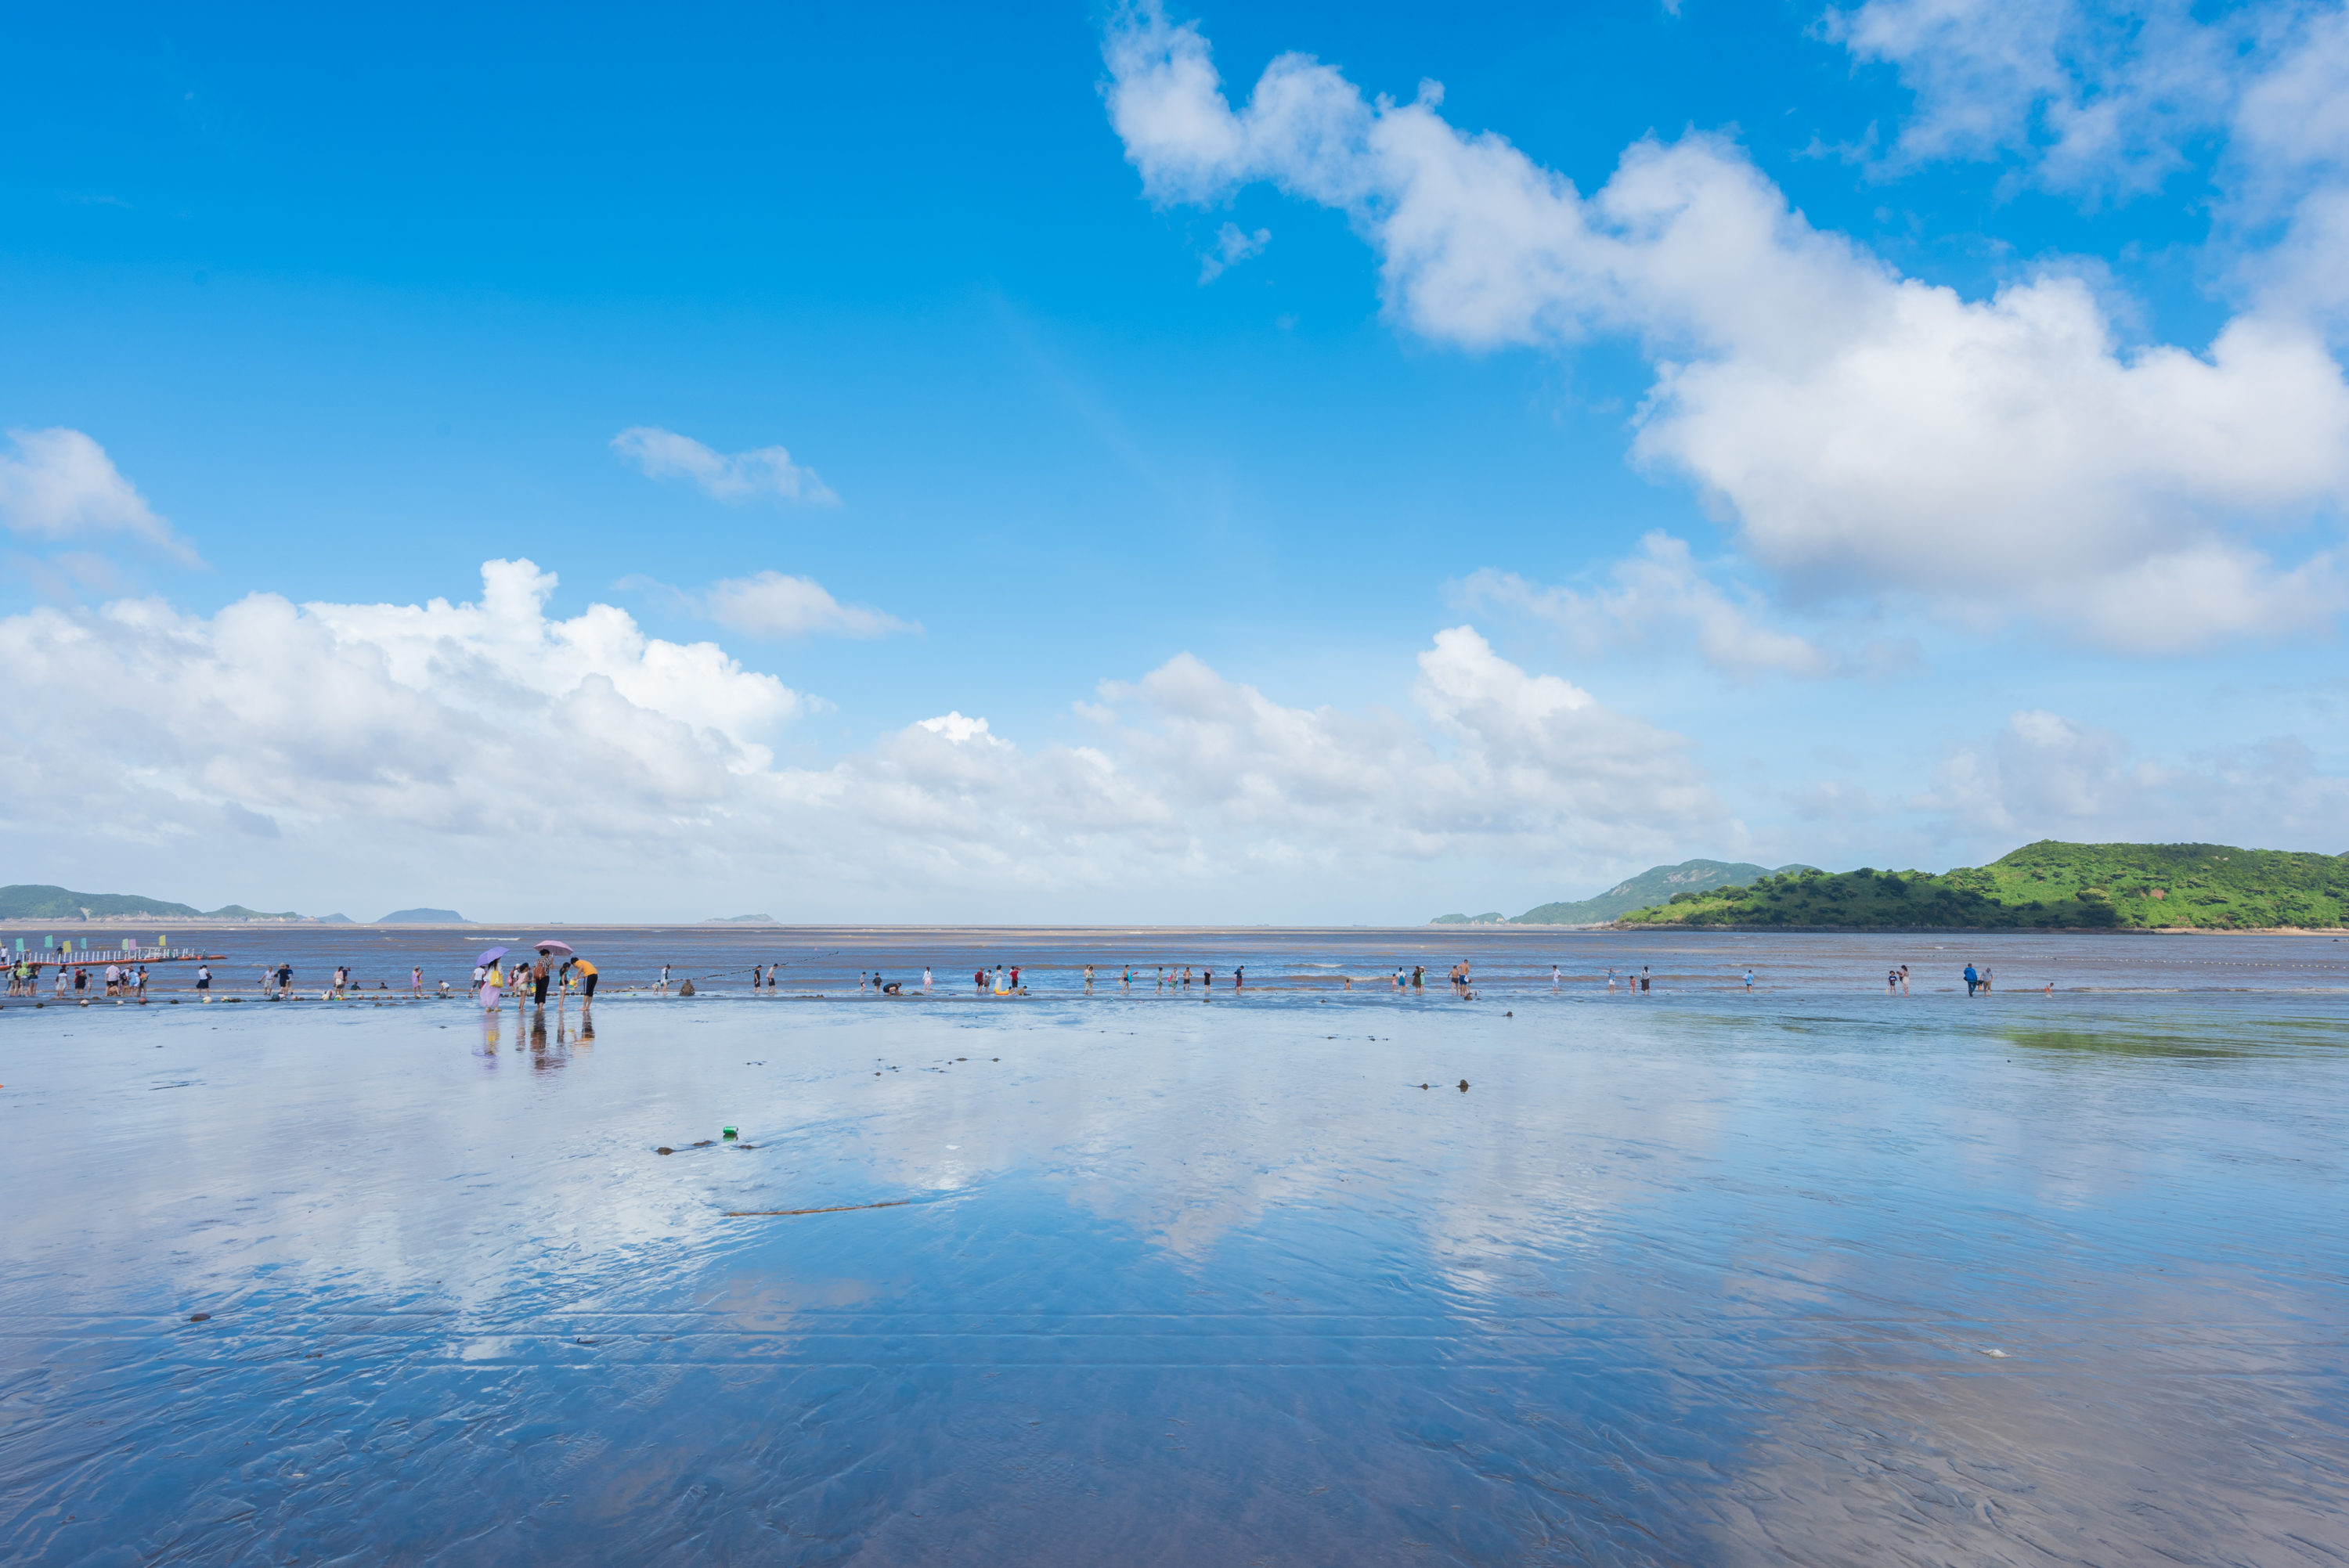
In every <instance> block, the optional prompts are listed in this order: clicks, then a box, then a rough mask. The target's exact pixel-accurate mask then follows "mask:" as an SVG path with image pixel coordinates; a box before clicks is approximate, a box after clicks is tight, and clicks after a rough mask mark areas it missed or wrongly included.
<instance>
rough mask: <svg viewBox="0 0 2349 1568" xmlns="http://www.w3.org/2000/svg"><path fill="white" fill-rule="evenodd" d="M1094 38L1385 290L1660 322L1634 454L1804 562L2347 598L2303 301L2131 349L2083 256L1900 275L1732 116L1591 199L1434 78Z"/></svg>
mask: <svg viewBox="0 0 2349 1568" xmlns="http://www.w3.org/2000/svg"><path fill="white" fill-rule="evenodd" d="M1105 53H1106V57H1107V59H1108V62H1109V66H1110V70H1111V77H1112V80H1111V85H1110V88H1109V92H1108V100H1109V108H1110V113H1111V117H1112V121H1113V123H1114V124H1115V126H1116V129H1117V130H1118V132H1119V134H1120V135H1121V136H1122V137H1123V139H1124V143H1125V148H1126V153H1127V156H1128V158H1129V159H1130V160H1132V161H1133V163H1134V165H1135V166H1136V168H1137V169H1138V170H1140V171H1141V174H1142V179H1143V188H1144V190H1145V191H1148V192H1149V193H1150V194H1152V195H1153V196H1154V197H1156V198H1157V199H1159V200H1160V201H1215V200H1220V199H1222V198H1223V197H1225V196H1227V195H1228V194H1229V193H1230V192H1232V191H1234V190H1236V189H1237V188H1238V187H1239V186H1241V185H1243V184H1245V183H1247V182H1250V181H1270V182H1272V183H1274V184H1276V185H1278V186H1279V187H1281V188H1282V189H1284V190H1287V191H1290V192H1292V193H1293V194H1296V195H1298V196H1300V197H1303V198H1305V199H1307V200H1310V201H1318V202H1320V203H1322V204H1324V205H1328V206H1331V207H1335V208H1338V209H1340V210H1342V211H1345V212H1347V213H1348V214H1349V215H1350V218H1351V219H1352V221H1353V222H1354V224H1355V226H1356V228H1357V229H1358V230H1359V231H1360V232H1361V233H1362V234H1363V235H1364V237H1365V238H1366V239H1367V240H1368V241H1369V242H1370V243H1371V245H1372V247H1373V248H1374V249H1375V250H1376V251H1377V253H1378V254H1379V257H1380V263H1381V280H1382V288H1383V292H1384V294H1385V298H1386V303H1387V308H1388V310H1389V311H1390V313H1391V314H1392V315H1393V316H1394V317H1395V318H1396V319H1397V320H1398V321H1400V322H1401V323H1402V325H1406V326H1408V327H1410V328H1411V329H1412V330H1413V331H1415V332H1418V333H1420V334H1422V335H1426V336H1428V337H1430V338H1433V339H1436V340H1439V341H1445V342H1450V343H1454V344H1457V345H1460V346H1464V347H1469V348H1480V349H1481V348H1492V347H1498V346H1510V345H1530V346H1542V347H1559V346H1567V345H1570V344H1572V343H1574V342H1575V341H1577V340H1578V339H1580V338H1582V337H1585V336H1587V335H1592V334H1598V333H1614V334H1621V335H1630V336H1631V337H1633V338H1635V339H1637V340H1638V341H1640V343H1641V344H1642V345H1643V346H1645V348H1646V350H1647V352H1648V354H1649V356H1651V360H1652V362H1653V364H1654V365H1655V367H1656V383H1655V386H1654V388H1653V390H1652V392H1651V397H1650V398H1649V401H1648V404H1647V407H1646V408H1645V410H1644V414H1643V418H1642V421H1641V424H1640V433H1639V436H1638V438H1637V440H1636V443H1635V451H1636V453H1637V454H1638V455H1639V456H1640V458H1642V459H1646V460H1647V461H1649V462H1651V463H1654V464H1657V465H1660V466H1665V467H1669V468H1672V469H1678V470H1680V471H1682V472H1684V473H1685V474H1687V475H1688V476H1689V477H1690V478H1691V479H1692V480H1694V481H1695V482H1696V483H1697V485H1698V486H1699V487H1700V488H1701V490H1702V491H1703V492H1704V493H1705V494H1706V495H1707V496H1708V497H1709V498H1710V499H1712V500H1713V501H1714V502H1715V503H1716V504H1717V505H1718V506H1719V507H1720V508H1721V509H1722V511H1723V512H1724V513H1725V514H1727V515H1728V516H1729V517H1730V518H1732V519H1733V521H1735V523H1736V524H1737V526H1738V528H1739V530H1740V532H1741V535H1742V542H1743V545H1744V552H1745V554H1746V555H1747V556H1748V557H1749V558H1751V559H1753V560H1754V561H1755V562H1759V563H1760V564H1762V565H1763V566H1764V567H1766V568H1769V569H1771V570H1774V571H1775V572H1777V573H1780V574H1782V576H1784V577H1785V578H1786V579H1788V580H1790V581H1792V582H1794V583H1797V584H1799V585H1802V586H1804V587H1806V588H1807V589H1809V590H1811V591H1815V592H1860V593H1872V594H1882V595H1892V596H1896V597H1899V598H1905V599H1911V600H1915V601H1919V602H1922V603H1926V604H1928V605H1930V606H1932V607H1934V608H1936V609H1938V610H1940V611H1941V612H1943V613H1946V614H1951V615H1954V616H1957V617H1960V618H1961V619H1964V620H1967V621H1970V622H1973V623H1977V624H1981V623H1990V622H1995V621H1996V620H1999V619H2001V618H2003V617H2005V616H2007V615H2010V614H2016V613H2021V614H2026V615H2030V616H2033V617H2035V618H2036V619H2037V620H2039V621H2040V622H2041V623H2042V624H2045V625H2047V626H2049V627H2051V628H2053V629H2054V630H2056V631H2057V632H2058V633H2059V634H2068V635H2073V636H2076V637H2079V638H2081V639H2083V640H2085V641H2089V642H2093V643H2096V644H2099V645H2106V646H2110V647H2116V648H2121V649H2127V650H2135V651H2145V652H2161V651H2169V650H2175V649H2180V648H2187V647H2192V646H2195V645H2199V644H2202V643H2205V642H2207V641H2209V640H2210V639H2212V638H2217V637H2227V636H2272V635H2280V634H2288V633H2291V632H2293V631H2297V630H2302V629H2306V628H2310V627H2313V626H2316V625H2320V624H2323V623H2325V622H2326V621H2327V620H2328V618H2329V617H2331V616H2332V615H2333V614H2336V613H2337V612H2338V611H2339V610H2340V609H2341V608H2342V606H2343V604H2344V600H2345V599H2349V593H2344V584H2343V579H2342V576H2341V573H2340V572H2339V570H2338V568H2337V566H2336V563H2335V562H2334V561H2333V558H2332V556H2331V555H2330V554H2329V553H2328V552H2324V551H2323V550H2318V551H2316V552H2313V553H2310V554H2307V555H2305V556H2304V557H2303V558H2302V559H2301V560H2299V561H2297V562H2285V563H2282V564H2279V563H2278V562H2276V561H2275V560H2274V559H2272V558H2271V554H2270V553H2269V552H2268V551H2267V550H2266V549H2264V548H2262V544H2261V538H2262V535H2261V529H2262V528H2263V527H2272V528H2278V529H2290V528H2292V527H2294V526H2296V525H2298V524H2300V523H2302V522H2303V521H2305V520H2307V519H2308V518H2309V517H2311V516H2313V515H2322V514H2323V513H2325V512H2326V511H2328V510H2329V509H2337V508H2338V507H2339V506H2340V505H2341V504H2342V503H2343V502H2344V500H2349V386H2344V381H2343V377H2342V374H2341V369H2340V366H2338V365H2337V364H2336V363H2335V362H2334V361H2333V358H2332V357H2331V356H2330V354H2329V353H2328V351H2327V348H2326V346H2325V343H2324V341H2323V337H2322V335H2320V334H2319V333H2317V332H2316V331H2315V330H2313V328H2311V327H2309V326H2308V325H2305V324H2303V323H2302V321H2300V320H2299V319H2298V318H2297V317H2295V316H2293V315H2285V314H2271V315H2259V314H2250V315H2241V316H2239V317H2237V318H2236V319H2235V320H2233V321H2232V322H2230V324H2229V325H2227V326H2226V327H2225V329H2224V330H2223V331H2222V332H2221V333H2220V335H2219V336H2218V337H2217V339H2216V340H2215V341H2214V342H2213V343H2212V344H2211V345H2210V346H2209V349H2208V351H2207V352H2204V353H2194V352H2189V351H2188V350H2186V349H2182V348H2175V347H2152V348H2147V349H2141V350H2135V351H2130V350H2126V349H2124V347H2123V346H2122V345H2121V344H2120V343H2119V341H2118V340H2117V338H2116V334H2115V333H2114V331H2113V328H2112V325H2111V323H2110V322H2109V321H2108V320H2107V319H2106V315H2105V314H2104V312H2103V311H2102V309H2101V308H2100V307H2099V305H2098V304H2097V302H2096V300H2095V297H2094V296H2093V295H2092V294H2091V293H2090V292H2089V290H2088V289H2087V288H2086V287H2085V286H2084V285H2083V284H2081V283H2079V282H2078V281H2077V280H2076V279H2075V278H2072V277H2067V276H2062V275H2052V274H2051V275H2046V276H2042V277H2039V278H2036V279H2034V280H2032V281H2029V282H2026V283H2022V284H2014V285H2012V286H2010V287H2007V288H2005V289H2002V290H2001V291H2000V292H1999V293H1998V294H1995V295H1994V296H1993V297H1992V298H1989V299H1983V300H1969V299H1966V298H1963V297H1962V296H1961V295H1959V294H1957V293H1956V292H1955V291H1953V290H1951V289H1947V288H1936V287H1932V286H1930V285H1928V284H1922V283H1920V282H1918V281H1916V280H1914V279H1905V278H1902V277H1900V276H1899V275H1898V274H1897V273H1895V272H1894V271H1893V270H1892V269H1891V268H1890V267H1889V266H1887V265H1886V264H1885V263H1882V262H1881V261H1880V260H1878V258H1876V257H1874V256H1871V255H1869V254H1868V253H1865V252H1863V251H1862V250H1861V249H1859V248H1858V247H1857V246H1856V245H1855V244H1853V243H1852V242H1850V241H1849V240H1848V239H1847V238H1845V237H1843V236H1840V235H1836V234H1831V233H1826V232H1821V231H1819V230H1816V229H1815V228H1813V227H1811V225H1810V224H1808V223H1807V222H1805V221H1804V219H1803V218H1802V217H1801V216H1800V215H1799V214H1798V213H1795V211H1792V210H1791V209H1790V208H1789V207H1788V205H1787V203H1786V200H1785V195H1784V194H1783V193H1782V192H1781V191H1779V190H1778V189H1777V188H1776V187H1775V185H1773V184H1772V183H1771V182H1770V181H1769V180H1768V179H1766V178H1765V177H1764V175H1763V174H1762V173H1761V172H1760V171H1759V170H1757V169H1755V168H1754V165H1753V163H1752V162H1751V160H1748V159H1747V158H1746V157H1745V156H1744V153H1743V152H1742V151H1741V150H1739V149H1738V148H1736V147H1735V146H1734V145H1733V144H1732V143H1730V142H1729V141H1727V140H1725V139H1722V138H1719V137H1715V136H1708V135H1702V134H1692V135H1690V136H1688V137H1686V138H1684V139H1682V140H1681V141H1679V142H1677V143H1673V144H1670V145H1666V144H1662V143H1659V142H1656V141H1652V140H1645V141H1641V142H1639V143H1637V144H1635V145H1634V146H1632V147H1631V148H1630V150H1628V151H1627V152H1626V153H1625V154H1624V156H1623V159H1622V161H1621V163H1620V165H1619V168H1618V169H1617V170H1616V172H1615V174H1614V177H1613V178H1612V179H1611V180H1609V182H1608V183H1607V184H1606V185H1605V186H1604V187H1603V188H1601V189H1600V190H1599V191H1597V192H1596V193H1594V194H1592V195H1590V196H1588V197H1585V196H1584V195H1583V194H1582V193H1581V192H1579V191H1577V190H1576V188H1575V187H1574V185H1573V184H1572V183H1571V182H1570V181H1567V180H1566V179H1564V178H1563V177H1561V176H1559V175H1557V174H1556V173H1555V172H1553V171H1551V170H1546V169H1543V168H1541V167H1539V166H1538V165H1537V164H1535V163H1534V162H1533V161H1532V160H1529V159H1527V158H1526V156H1525V155H1524V154H1523V153H1522V152H1520V151H1518V150H1516V148H1514V147H1512V146H1511V145H1510V144H1509V143H1508V142H1506V140H1504V139H1501V138H1499V137H1497V136H1494V135H1489V134H1485V135H1470V134H1466V133H1464V132H1462V131H1460V130H1458V129H1454V127H1453V126H1451V125H1450V124H1448V123H1447V122H1446V121H1445V120H1444V119H1443V117H1442V116H1441V114H1440V113H1439V112H1438V109H1439V108H1440V106H1441V103H1442V97H1443V95H1442V90H1441V88H1437V87H1435V86H1434V85H1433V84H1427V85H1425V86H1424V87H1423V89H1422V91H1421V93H1420V95H1419V97H1418V98H1416V99H1415V100H1413V101H1412V102H1409V103H1401V104H1397V103H1391V102H1387V101H1385V100H1379V101H1376V102H1373V101H1371V100H1370V99H1367V98H1364V96H1363V95H1362V94H1361V91H1360V90H1358V89H1357V88H1355V87H1354V86H1353V85H1352V84H1350V83H1349V82H1348V81H1346V80H1345V78H1344V77H1342V76H1340V74H1339V73H1338V72H1337V71H1336V70H1334V69H1333V68H1331V67H1328V66H1324V65H1322V64H1320V63H1319V62H1317V61H1315V60H1312V59H1310V58H1308V57H1304V56H1301V55H1285V56H1282V57H1279V58H1278V59H1276V60H1274V61H1273V62H1272V64H1271V65H1270V66H1268V67H1266V70H1265V73H1264V75H1263V77H1262V78H1261V79H1260V80H1259V81H1258V82H1257V86H1256V88H1255V90H1254V92H1253V93H1252V94H1251V95H1250V97H1249V98H1248V100H1247V104H1246V105H1245V107H1244V108H1239V109H1237V110H1236V109H1234V108H1232V106H1231V105H1230V104H1229V103H1228V102H1227V101H1226V98H1225V97H1224V96H1223V93H1222V90H1221V86H1220V82H1219V79H1218V77H1217V76H1216V71H1215V68H1214V66H1213V63H1212V61H1211V59H1210V57H1209V53H1208V47H1207V44H1206V39H1205V38H1204V37H1202V36H1200V34H1199V32H1198V30H1197V29H1196V27H1195V26H1190V25H1185V26H1172V25H1170V24H1169V23H1167V21H1166V20H1165V19H1164V16H1163V15H1161V14H1159V13H1158V12H1157V11H1156V10H1155V9H1145V10H1143V11H1140V12H1137V13H1133V14H1131V15H1129V16H1128V18H1127V20H1126V21H1125V22H1124V23H1123V24H1122V25H1120V26H1116V27H1115V28H1113V29H1112V32H1111V34H1110V35H1109V36H1108V39H1107V41H1106V44H1105Z"/></svg>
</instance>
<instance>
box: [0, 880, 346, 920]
mask: <svg viewBox="0 0 2349 1568" xmlns="http://www.w3.org/2000/svg"><path fill="white" fill-rule="evenodd" d="M149 916H160V917H162V918H165V919H172V920H299V919H301V918H302V917H301V916H300V915H298V914H295V913H294V912H293V911H291V910H288V911H286V912H285V913H283V914H265V913H262V912H261V911H259V910H253V909H246V908H245V907H244V906H243V905H242V904H234V903H233V904H230V905H229V906H228V907H227V908H226V909H215V910H212V911H211V912H209V913H207V912H205V911H203V910H200V909H191V908H190V907H189V906H188V905H186V904H184V903H171V902H170V901H169V900H168V899H160V898H148V897H146V896H145V895H144V894H141V893H135V892H74V891H73V890H72V889H70V888H62V887H50V886H47V885H46V884H41V883H23V882H20V883H17V884H16V885H15V886H12V887H0V920H55V921H67V920H81V919H84V918H88V919H90V920H136V919H140V918H142V917H149Z"/></svg>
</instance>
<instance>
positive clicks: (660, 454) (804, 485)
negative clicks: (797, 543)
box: [612, 425, 840, 505]
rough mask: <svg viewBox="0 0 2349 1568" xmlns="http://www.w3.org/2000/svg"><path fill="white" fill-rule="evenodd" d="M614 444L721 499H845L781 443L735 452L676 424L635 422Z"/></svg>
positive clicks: (650, 467) (623, 453) (659, 474)
mask: <svg viewBox="0 0 2349 1568" xmlns="http://www.w3.org/2000/svg"><path fill="white" fill-rule="evenodd" d="M612 450H614V451H615V452H617V453H618V454H619V455H620V457H621V458H622V459H624V460H625V461H627V462H629V463H632V464H634V465H635V466H636V468H637V469H641V470H642V471H643V472H644V473H645V474H646V475H647V477H648V478H651V479H657V480H667V479H682V480H690V481H691V482H692V483H694V484H695V485H697V486H698V487H700V489H701V490H702V492H703V493H704V494H706V495H709V496H712V497H714V498H716V499H717V500H723V501H745V500H757V499H758V498H759V497H761V496H772V497H775V498H776V499H778V500H794V501H808V502H812V503H815V504H819V505H831V504H833V503H834V502H836V501H838V500H840V498H839V497H838V496H836V495H834V494H833V493H832V491H831V490H829V489H827V488H826V487H825V485H824V482H823V480H820V479H818V478H817V477H816V472H815V470H814V469H811V468H804V467H802V466H801V465H800V464H798V463H795V462H793V461H792V454H791V453H790V452H789V451H788V450H786V449H784V448H781V447H757V448H753V449H751V450H750V451H747V452H736V453H733V454H732V455H731V456H729V455H726V454H724V453H720V452H716V451H713V450H711V449H709V448H708V447H705V446H703V445H702V444H701V443H700V442H699V441H697V440H695V439H694V438H692V437H690V436H680V435H678V433H677V432H676V431H674V430H663V429H660V428H657V427H655V426H651V425H635V426H631V427H630V428H627V429H625V430H623V431H621V432H620V433H619V434H618V435H616V436H615V437H613V438H612Z"/></svg>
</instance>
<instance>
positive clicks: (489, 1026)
mask: <svg viewBox="0 0 2349 1568" xmlns="http://www.w3.org/2000/svg"><path fill="white" fill-rule="evenodd" d="M499 1016H500V1015H499V1014H498V1013H497V1011H496V1010H494V1009H492V1010H491V1011H488V1012H485V1013H483V1014H482V1015H481V1054H482V1055H483V1056H485V1057H494V1056H496V1055H497V1054H498V1018H499Z"/></svg>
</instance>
